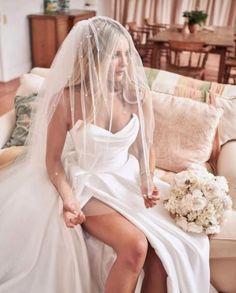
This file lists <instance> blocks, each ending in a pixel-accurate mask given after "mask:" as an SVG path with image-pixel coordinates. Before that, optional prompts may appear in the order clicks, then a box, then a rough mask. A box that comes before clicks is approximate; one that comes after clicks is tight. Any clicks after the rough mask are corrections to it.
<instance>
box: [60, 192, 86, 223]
mask: <svg viewBox="0 0 236 293" xmlns="http://www.w3.org/2000/svg"><path fill="white" fill-rule="evenodd" d="M63 218H64V221H65V224H66V226H67V227H68V228H74V227H75V226H76V225H79V224H82V223H83V222H84V221H85V215H84V213H83V212H82V211H81V208H80V204H79V202H78V201H77V200H76V198H74V197H73V198H68V199H64V200H63Z"/></svg>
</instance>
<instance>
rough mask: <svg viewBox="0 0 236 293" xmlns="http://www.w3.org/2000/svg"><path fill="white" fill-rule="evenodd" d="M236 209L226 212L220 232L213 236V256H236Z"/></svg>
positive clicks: (211, 244)
mask: <svg viewBox="0 0 236 293" xmlns="http://www.w3.org/2000/svg"><path fill="white" fill-rule="evenodd" d="M235 227H236V211H235V210H234V211H229V212H226V219H225V223H224V224H223V225H222V226H221V232H220V233H219V234H216V235H213V236H211V240H210V247H211V249H210V257H211V258H231V257H234V258H236V229H235Z"/></svg>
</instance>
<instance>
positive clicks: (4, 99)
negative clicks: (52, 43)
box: [0, 54, 219, 116]
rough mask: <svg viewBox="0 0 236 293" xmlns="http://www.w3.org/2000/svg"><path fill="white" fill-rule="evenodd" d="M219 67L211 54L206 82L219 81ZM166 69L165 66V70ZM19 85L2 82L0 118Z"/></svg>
mask: <svg viewBox="0 0 236 293" xmlns="http://www.w3.org/2000/svg"><path fill="white" fill-rule="evenodd" d="M218 66H219V56H218V55H215V54H210V55H209V57H208V61H207V65H206V69H207V70H206V75H205V79H206V80H209V81H217V71H218ZM164 67H165V65H163V69H164ZM19 84H20V80H19V78H18V79H14V80H12V81H9V82H7V83H3V82H0V116H1V115H2V114H4V113H6V112H7V111H9V110H10V109H12V108H13V107H14V97H15V93H16V90H17V88H18V87H19Z"/></svg>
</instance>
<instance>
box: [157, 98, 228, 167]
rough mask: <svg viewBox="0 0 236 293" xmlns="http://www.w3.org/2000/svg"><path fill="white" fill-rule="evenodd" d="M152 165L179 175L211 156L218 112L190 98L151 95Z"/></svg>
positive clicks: (219, 112)
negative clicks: (153, 155)
mask: <svg viewBox="0 0 236 293" xmlns="http://www.w3.org/2000/svg"><path fill="white" fill-rule="evenodd" d="M152 98H153V107H154V114H155V133H154V145H155V152H156V166H157V167H159V168H162V169H164V170H168V171H172V172H180V171H182V170H184V169H186V168H188V167H189V166H190V165H191V164H192V163H200V164H204V163H205V162H207V161H208V160H209V158H210V156H211V152H212V149H213V144H214V138H215V135H216V130H217V126H218V123H219V121H220V118H221V116H222V114H223V110H222V109H216V108H215V107H214V106H210V105H207V104H205V103H201V102H196V101H193V100H191V99H186V98H181V97H175V96H171V95H168V94H161V93H156V92H152Z"/></svg>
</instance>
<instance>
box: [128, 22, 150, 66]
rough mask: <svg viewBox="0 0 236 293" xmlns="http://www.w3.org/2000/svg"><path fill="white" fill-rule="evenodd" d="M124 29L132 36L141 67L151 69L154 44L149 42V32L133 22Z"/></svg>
mask: <svg viewBox="0 0 236 293" xmlns="http://www.w3.org/2000/svg"><path fill="white" fill-rule="evenodd" d="M126 27H127V29H128V31H129V33H130V34H131V36H132V39H133V41H134V45H135V47H136V49H137V51H138V53H139V55H140V57H141V59H142V62H143V65H144V66H147V67H151V65H152V54H153V50H154V43H153V42H151V41H150V40H149V36H150V31H149V30H148V29H146V28H144V27H138V26H137V24H136V23H135V22H128V23H126Z"/></svg>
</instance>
